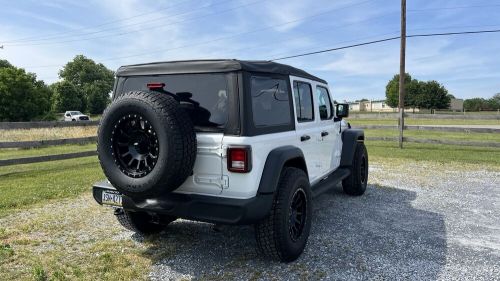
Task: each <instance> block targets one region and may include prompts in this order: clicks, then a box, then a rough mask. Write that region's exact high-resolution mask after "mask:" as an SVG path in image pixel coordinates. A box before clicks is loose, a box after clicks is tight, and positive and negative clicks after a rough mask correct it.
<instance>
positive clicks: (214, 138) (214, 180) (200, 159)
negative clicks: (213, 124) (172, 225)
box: [175, 133, 229, 195]
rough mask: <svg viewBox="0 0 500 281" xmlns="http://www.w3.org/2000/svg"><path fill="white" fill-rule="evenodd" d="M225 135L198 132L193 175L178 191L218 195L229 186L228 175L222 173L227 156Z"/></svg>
mask: <svg viewBox="0 0 500 281" xmlns="http://www.w3.org/2000/svg"><path fill="white" fill-rule="evenodd" d="M223 136H224V135H223V134H222V133H197V134H196V139H197V141H198V152H197V155H196V161H195V163H194V168H193V175H192V176H190V177H188V178H187V180H186V181H185V182H184V184H182V185H181V186H180V187H179V188H178V189H176V190H175V192H176V193H197V194H207V195H217V194H221V193H222V191H223V190H224V189H225V188H227V187H228V186H229V182H228V178H227V175H226V176H224V175H223V174H222V160H223V157H224V156H225V155H224V154H225V149H223V147H222V139H223Z"/></svg>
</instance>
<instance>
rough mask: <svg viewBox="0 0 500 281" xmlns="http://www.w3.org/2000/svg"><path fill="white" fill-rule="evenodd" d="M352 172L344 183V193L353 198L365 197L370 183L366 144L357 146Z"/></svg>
mask: <svg viewBox="0 0 500 281" xmlns="http://www.w3.org/2000/svg"><path fill="white" fill-rule="evenodd" d="M350 170H351V175H349V177H347V178H346V179H344V180H343V181H342V188H343V189H344V192H345V193H347V194H349V195H353V196H359V195H363V193H365V191H366V185H367V183H368V152H367V151H366V147H365V144H364V143H358V144H357V145H356V151H355V152H354V158H353V160H352V166H351V167H350Z"/></svg>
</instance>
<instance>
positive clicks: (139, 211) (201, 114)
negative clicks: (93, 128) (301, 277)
mask: <svg viewBox="0 0 500 281" xmlns="http://www.w3.org/2000/svg"><path fill="white" fill-rule="evenodd" d="M116 75H117V80H116V84H115V88H114V96H113V102H112V103H111V105H110V106H109V107H108V108H107V109H106V111H105V112H104V114H103V117H102V119H101V124H100V127H99V132H98V155H99V160H100V163H101V166H102V169H103V171H104V173H105V175H106V176H107V178H108V181H104V182H100V183H97V184H95V185H94V187H93V194H94V198H95V200H96V201H97V202H98V203H99V204H103V205H111V206H115V214H116V216H117V218H118V220H119V221H120V223H121V224H122V225H123V226H125V227H126V228H128V229H131V230H133V231H136V232H139V233H143V234H150V233H154V232H160V231H161V230H163V229H164V228H165V226H166V225H167V224H169V223H170V222H172V221H174V220H175V219H177V218H183V219H189V220H197V221H205V222H212V223H218V224H254V225H255V236H256V239H257V245H258V248H259V250H260V251H261V252H262V253H263V254H265V255H266V256H268V257H271V258H274V259H277V260H280V261H284V262H288V261H293V260H295V259H297V258H298V257H299V256H300V254H301V253H302V251H303V250H304V247H305V245H306V243H307V239H308V236H309V231H310V229H311V222H312V215H313V208H312V205H313V198H314V197H315V196H318V195H320V194H321V193H323V192H325V191H327V190H328V189H330V188H332V187H334V186H335V185H336V184H338V183H340V182H342V186H343V189H344V191H345V192H346V193H347V194H350V195H361V194H363V193H364V192H365V190H366V184H367V179H368V155H367V151H366V148H365V145H364V133H363V131H361V130H355V129H350V128H348V127H347V126H342V124H346V123H345V122H342V118H343V117H346V116H347V114H348V106H347V105H346V104H336V105H335V106H334V104H333V102H332V96H331V94H330V91H329V89H328V85H327V83H326V82H325V81H324V80H322V79H320V78H317V77H315V76H313V75H311V74H308V73H307V72H304V71H302V70H299V69H296V68H293V67H291V66H287V65H283V64H278V63H274V62H268V61H238V60H198V61H178V62H161V63H150V64H140V65H131V66H123V67H121V68H119V69H118V71H117V73H116Z"/></svg>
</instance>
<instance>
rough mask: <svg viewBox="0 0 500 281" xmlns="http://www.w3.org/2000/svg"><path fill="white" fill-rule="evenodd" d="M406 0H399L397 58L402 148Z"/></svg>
mask: <svg viewBox="0 0 500 281" xmlns="http://www.w3.org/2000/svg"><path fill="white" fill-rule="evenodd" d="M405 61H406V0H401V53H400V58H399V121H398V125H399V148H403V130H404V126H405V122H404V117H405V78H406V73H405Z"/></svg>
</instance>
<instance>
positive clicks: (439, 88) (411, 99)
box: [385, 73, 453, 109]
mask: <svg viewBox="0 0 500 281" xmlns="http://www.w3.org/2000/svg"><path fill="white" fill-rule="evenodd" d="M385 95H386V103H387V104H388V105H389V106H391V107H398V105H399V75H394V77H393V78H392V80H391V81H389V83H388V84H387V86H386V90H385ZM451 97H453V96H452V95H450V94H448V90H446V88H445V87H444V86H443V85H441V84H439V83H438V82H436V81H427V82H423V81H418V80H417V79H412V78H411V76H410V74H408V73H406V76H405V107H412V108H426V109H444V108H448V107H449V106H450V99H451Z"/></svg>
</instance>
